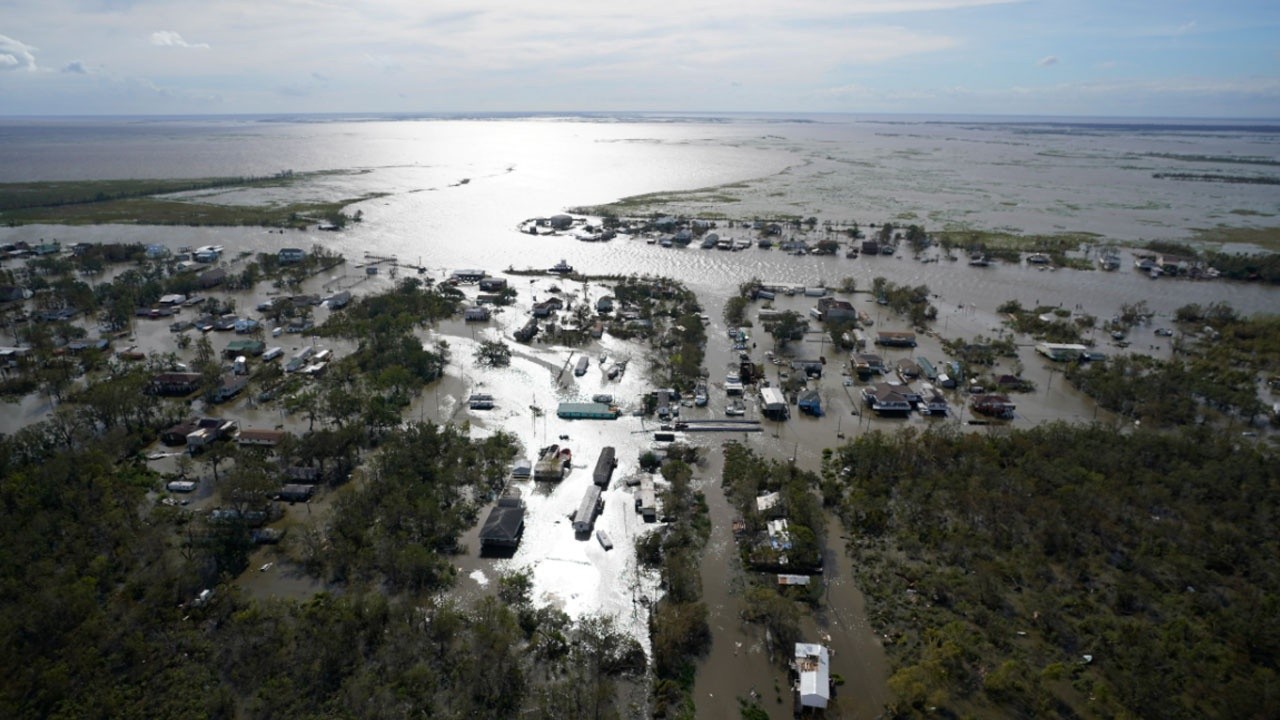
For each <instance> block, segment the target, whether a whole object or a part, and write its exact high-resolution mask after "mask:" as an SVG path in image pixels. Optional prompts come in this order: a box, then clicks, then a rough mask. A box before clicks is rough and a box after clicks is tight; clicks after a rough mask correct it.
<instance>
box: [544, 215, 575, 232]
mask: <svg viewBox="0 0 1280 720" xmlns="http://www.w3.org/2000/svg"><path fill="white" fill-rule="evenodd" d="M547 224H548V225H550V226H551V229H552V230H568V229H569V228H571V227H573V217H572V216H570V215H565V214H563V213H562V214H560V215H552V216H551V217H550V218H548V219H547Z"/></svg>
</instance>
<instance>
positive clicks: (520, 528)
mask: <svg viewBox="0 0 1280 720" xmlns="http://www.w3.org/2000/svg"><path fill="white" fill-rule="evenodd" d="M524 514H525V505H524V500H522V499H521V498H519V497H512V496H507V497H503V498H499V500H498V503H497V504H496V505H494V506H493V509H492V510H490V511H489V516H488V517H486V518H485V521H484V526H482V527H481V528H480V550H481V552H484V551H485V550H497V549H513V548H515V547H516V546H518V545H519V544H520V537H521V536H522V535H523V534H524Z"/></svg>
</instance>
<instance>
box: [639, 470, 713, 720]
mask: <svg viewBox="0 0 1280 720" xmlns="http://www.w3.org/2000/svg"><path fill="white" fill-rule="evenodd" d="M662 476H663V478H665V479H666V480H667V482H668V483H669V485H668V487H667V488H666V489H665V490H663V491H662V498H661V502H662V507H664V508H667V509H668V511H669V513H670V515H671V518H670V520H669V522H668V524H667V525H666V527H664V528H662V529H660V530H655V531H654V532H652V533H650V534H649V535H647V536H645V537H644V538H642V539H641V540H640V541H639V542H638V543H637V544H636V554H637V556H638V559H639V561H640V563H642V564H644V565H647V566H649V567H654V566H657V567H659V568H660V570H661V573H662V583H663V586H664V587H665V589H666V595H664V596H663V597H662V599H661V600H659V601H658V605H657V607H656V608H655V609H654V612H653V617H652V619H651V620H650V635H651V638H652V641H653V668H654V674H655V676H656V682H655V686H654V716H655V717H674V718H692V717H693V716H694V698H693V679H694V674H695V670H696V666H695V661H696V659H697V658H698V656H700V655H701V654H702V653H704V652H705V651H706V649H707V648H708V646H709V645H710V643H711V628H710V626H709V625H708V624H707V606H706V605H705V604H704V603H703V602H702V574H701V571H700V570H699V563H700V562H701V554H702V547H703V545H705V544H706V542H707V537H708V536H709V535H710V533H711V521H710V518H709V517H708V513H707V502H706V497H705V496H704V495H703V494H702V493H701V492H700V491H697V490H694V489H693V485H692V480H693V468H692V467H690V466H689V465H688V464H686V463H684V462H681V461H678V460H674V461H667V462H666V463H664V464H663V466H662Z"/></svg>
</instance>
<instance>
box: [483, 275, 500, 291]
mask: <svg viewBox="0 0 1280 720" xmlns="http://www.w3.org/2000/svg"><path fill="white" fill-rule="evenodd" d="M506 289H507V279H506V278H494V277H486V278H481V279H480V292H502V291H503V290H506Z"/></svg>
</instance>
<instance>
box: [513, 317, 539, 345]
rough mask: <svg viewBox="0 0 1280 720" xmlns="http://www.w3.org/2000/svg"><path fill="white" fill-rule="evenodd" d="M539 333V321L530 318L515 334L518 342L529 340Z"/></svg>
mask: <svg viewBox="0 0 1280 720" xmlns="http://www.w3.org/2000/svg"><path fill="white" fill-rule="evenodd" d="M537 334H538V321H537V320H530V321H529V322H527V323H525V324H524V327H522V328H520V329H519V330H517V331H515V333H514V336H515V339H516V340H517V341H518V342H529V341H530V340H532V339H533V337H534V336H535V335H537Z"/></svg>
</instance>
